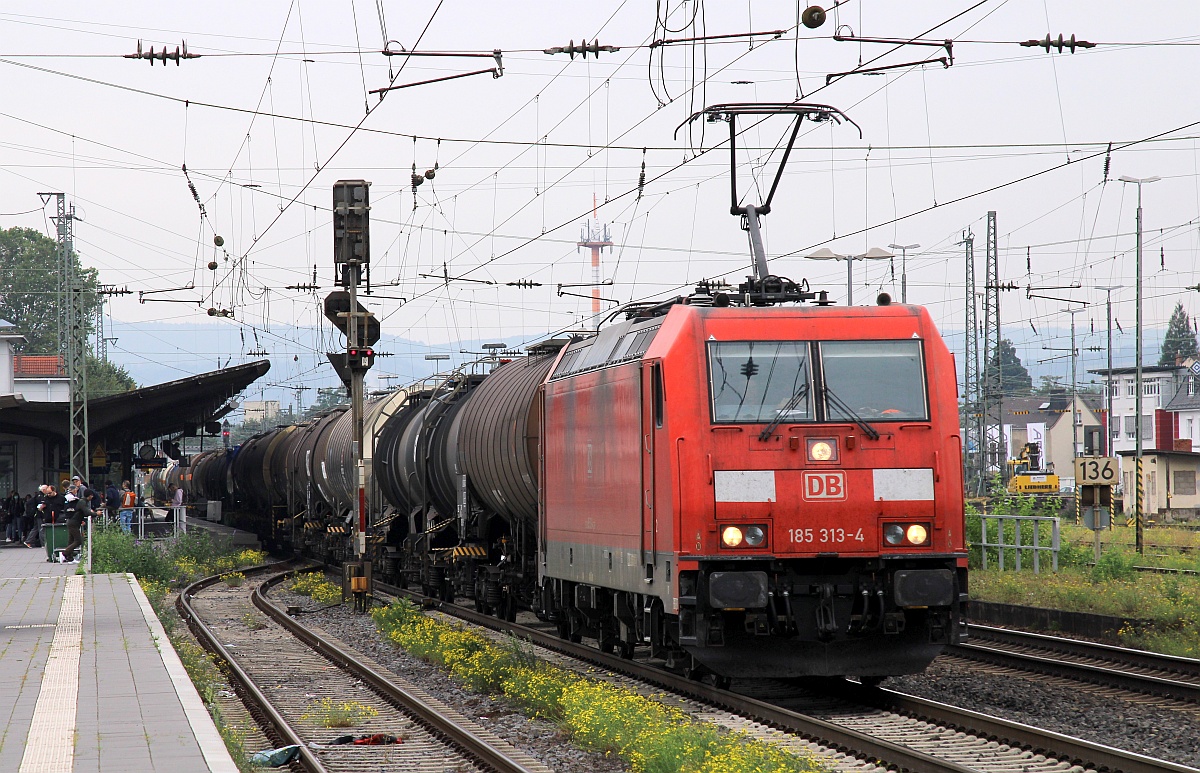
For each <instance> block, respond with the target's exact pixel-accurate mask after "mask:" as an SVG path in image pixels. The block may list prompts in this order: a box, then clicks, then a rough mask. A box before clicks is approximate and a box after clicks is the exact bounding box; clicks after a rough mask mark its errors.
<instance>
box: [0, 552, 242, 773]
mask: <svg viewBox="0 0 1200 773" xmlns="http://www.w3.org/2000/svg"><path fill="white" fill-rule="evenodd" d="M79 566H80V565H78V564H52V563H49V562H47V561H46V551H45V550H42V549H30V548H26V547H25V546H24V545H22V544H21V543H15V546H11V545H3V544H0V723H2V724H3V734H2V735H0V770H2V771H17V772H19V773H85V772H86V773H118V772H119V773H237V766H236V765H235V764H234V762H233V759H232V758H231V757H230V756H229V753H228V751H227V750H226V749H225V744H224V742H223V741H222V740H221V736H220V734H219V733H218V731H217V728H216V726H215V725H214V724H213V721H212V718H211V717H210V716H209V714H208V711H207V710H206V709H205V707H204V703H203V702H202V701H201V699H200V696H199V695H198V694H197V692H196V689H195V687H193V685H192V682H191V680H190V679H189V678H188V676H187V673H186V672H185V671H184V669H183V664H182V663H181V662H180V661H179V657H178V655H176V653H175V650H174V648H173V647H172V646H171V644H170V642H169V640H168V639H167V636H166V633H165V632H164V631H163V629H162V625H161V624H160V623H159V621H158V618H157V617H156V616H155V615H154V612H153V610H152V609H151V608H150V604H149V602H148V601H147V600H146V596H145V594H143V593H142V590H141V588H140V587H139V586H138V584H137V582H136V580H134V578H133V576H132V575H125V574H100V575H91V576H84V575H82V574H77V573H76V572H77V571H78V569H79Z"/></svg>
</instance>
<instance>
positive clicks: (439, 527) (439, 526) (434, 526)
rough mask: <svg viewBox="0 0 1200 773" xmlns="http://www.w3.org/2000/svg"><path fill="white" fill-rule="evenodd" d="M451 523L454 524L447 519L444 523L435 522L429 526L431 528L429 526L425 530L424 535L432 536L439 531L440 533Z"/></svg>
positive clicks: (451, 520)
mask: <svg viewBox="0 0 1200 773" xmlns="http://www.w3.org/2000/svg"><path fill="white" fill-rule="evenodd" d="M452 523H454V519H453V518H447V519H446V520H444V521H441V522H435V523H433V524H432V525H431V526H430V527H429V528H428V529H426V530H425V533H426V534H433V533H435V532H439V531H441V530H442V529H444V528H446V527H447V526H449V525H450V524H452Z"/></svg>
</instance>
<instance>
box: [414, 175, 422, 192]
mask: <svg viewBox="0 0 1200 773" xmlns="http://www.w3.org/2000/svg"><path fill="white" fill-rule="evenodd" d="M423 182H425V175H423V174H414V175H413V176H412V187H413V190H414V191H415V190H416V189H417V186H418V185H420V184H421V183H423Z"/></svg>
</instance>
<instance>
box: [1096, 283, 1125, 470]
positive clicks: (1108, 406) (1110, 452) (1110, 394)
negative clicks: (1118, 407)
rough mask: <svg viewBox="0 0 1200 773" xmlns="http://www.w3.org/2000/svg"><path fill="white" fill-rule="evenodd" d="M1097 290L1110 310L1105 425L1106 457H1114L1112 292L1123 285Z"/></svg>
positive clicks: (1103, 287) (1099, 286)
mask: <svg viewBox="0 0 1200 773" xmlns="http://www.w3.org/2000/svg"><path fill="white" fill-rule="evenodd" d="M1096 289H1097V290H1103V291H1104V293H1105V296H1106V300H1105V306H1106V307H1107V308H1108V396H1107V400H1106V401H1105V402H1106V403H1107V404H1106V405H1105V410H1106V411H1107V419H1106V420H1105V424H1106V425H1107V427H1108V433H1107V434H1108V437H1106V438H1105V439H1104V455H1105V456H1112V455H1113V443H1114V442H1115V441H1114V440H1113V438H1114V435H1113V425H1112V424H1113V420H1112V415H1113V407H1112V404H1113V372H1112V291H1113V290H1120V289H1121V285H1097V286H1096ZM1120 429H1121V428H1120V427H1117V431H1118V432H1119V431H1120Z"/></svg>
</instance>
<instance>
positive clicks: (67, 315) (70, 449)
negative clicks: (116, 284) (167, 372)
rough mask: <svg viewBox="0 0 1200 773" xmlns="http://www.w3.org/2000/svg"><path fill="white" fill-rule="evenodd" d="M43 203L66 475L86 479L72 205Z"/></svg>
mask: <svg viewBox="0 0 1200 773" xmlns="http://www.w3.org/2000/svg"><path fill="white" fill-rule="evenodd" d="M38 195H39V196H41V197H42V201H43V202H47V201H49V199H50V197H51V196H53V197H54V198H55V200H56V205H57V206H56V211H55V215H54V218H53V220H54V225H55V227H56V228H57V230H58V239H57V242H58V274H59V282H58V287H59V291H58V297H59V320H60V323H59V349H60V351H61V352H62V354H63V355H64V356H65V358H66V361H67V380H68V382H69V385H70V391H69V410H68V420H67V421H68V423H67V455H68V458H69V459H70V474H71V475H72V476H74V475H78V476H80V477H81V478H83V479H84V480H87V477H88V451H89V446H88V411H87V351H88V340H87V323H88V310H87V303H86V300H87V299H86V297H85V293H84V288H83V286H82V284H81V283H80V281H79V275H78V273H77V272H76V271H75V262H74V260H73V258H74V255H75V205H74V204H72V205H71V206H70V207H68V206H67V195H66V194H65V193H41V194H38Z"/></svg>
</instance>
